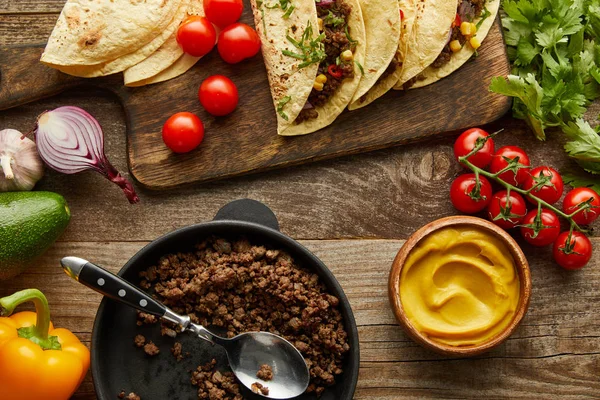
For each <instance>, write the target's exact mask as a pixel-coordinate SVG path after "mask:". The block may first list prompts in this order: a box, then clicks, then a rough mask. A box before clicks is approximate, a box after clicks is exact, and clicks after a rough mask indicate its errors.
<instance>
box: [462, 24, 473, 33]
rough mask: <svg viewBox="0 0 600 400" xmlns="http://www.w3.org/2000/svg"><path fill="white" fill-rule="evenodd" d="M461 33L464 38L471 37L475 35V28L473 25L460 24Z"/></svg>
mask: <svg viewBox="0 0 600 400" xmlns="http://www.w3.org/2000/svg"><path fill="white" fill-rule="evenodd" d="M460 33H462V34H463V36H471V35H472V34H473V28H472V26H471V23H470V22H467V21H463V22H462V23H461V24H460Z"/></svg>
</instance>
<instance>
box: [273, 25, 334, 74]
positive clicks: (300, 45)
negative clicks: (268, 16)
mask: <svg viewBox="0 0 600 400" xmlns="http://www.w3.org/2000/svg"><path fill="white" fill-rule="evenodd" d="M312 36H313V28H312V25H311V23H310V22H308V25H307V26H306V29H304V32H302V36H301V37H300V40H296V39H294V38H293V37H292V36H290V34H289V33H287V34H286V38H287V40H288V41H289V42H290V43H291V44H293V45H294V47H296V48H297V49H298V50H300V53H296V52H293V51H290V50H282V51H281V52H282V54H283V55H286V56H289V57H294V58H297V59H299V60H304V62H302V63H300V64H299V65H298V68H300V69H301V68H305V67H308V66H309V65H311V64H315V63H317V64H318V63H320V62H321V61H323V60H324V59H325V58H326V57H327V54H326V53H325V45H324V44H323V39H324V38H325V34H324V33H322V34H320V35H319V36H317V37H316V38H315V39H312Z"/></svg>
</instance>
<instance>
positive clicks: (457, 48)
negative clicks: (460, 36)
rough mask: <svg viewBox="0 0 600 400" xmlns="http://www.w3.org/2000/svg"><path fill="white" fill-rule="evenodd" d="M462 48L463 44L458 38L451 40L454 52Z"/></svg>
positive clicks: (451, 48)
mask: <svg viewBox="0 0 600 400" xmlns="http://www.w3.org/2000/svg"><path fill="white" fill-rule="evenodd" d="M460 49H462V46H461V45H460V42H459V41H458V40H453V41H451V42H450V50H452V52H453V53H456V52H457V51H460Z"/></svg>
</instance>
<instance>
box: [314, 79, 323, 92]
mask: <svg viewBox="0 0 600 400" xmlns="http://www.w3.org/2000/svg"><path fill="white" fill-rule="evenodd" d="M313 89H315V90H316V91H318V92H320V91H322V90H323V84H322V83H321V82H317V81H315V83H313Z"/></svg>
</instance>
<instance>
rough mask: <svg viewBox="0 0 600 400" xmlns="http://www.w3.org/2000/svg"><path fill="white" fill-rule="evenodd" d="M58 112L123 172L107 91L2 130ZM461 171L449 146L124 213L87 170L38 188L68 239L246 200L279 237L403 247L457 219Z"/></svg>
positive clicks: (519, 133)
mask: <svg viewBox="0 0 600 400" xmlns="http://www.w3.org/2000/svg"><path fill="white" fill-rule="evenodd" d="M61 105H78V106H80V107H83V108H85V109H87V110H89V111H91V112H92V113H93V114H94V115H95V116H96V117H97V118H98V120H99V121H100V123H101V125H102V127H103V128H104V131H105V141H106V153H107V155H108V157H109V159H110V160H111V161H112V162H113V164H114V165H115V166H116V167H117V168H118V169H119V170H121V171H126V170H127V153H126V151H125V146H126V136H125V124H124V122H123V121H124V113H123V109H122V107H121V105H120V104H119V103H118V101H117V100H116V99H115V98H114V97H112V96H108V97H107V96H106V94H105V93H104V92H98V91H85V92H83V91H77V92H69V93H65V94H63V95H59V96H56V97H55V98H53V99H48V100H43V101H39V102H36V103H31V104H29V105H26V106H22V107H16V108H14V109H11V110H6V111H2V112H0V127H1V128H5V127H7V128H8V127H11V128H15V129H19V130H21V131H22V132H28V131H30V130H31V129H32V128H33V125H34V122H35V119H36V116H37V115H39V114H40V113H42V112H43V111H45V110H47V109H52V108H56V107H59V106H61ZM598 112H600V108H598V107H597V106H595V107H594V108H593V109H592V110H591V112H590V115H597V113H598ZM499 128H505V131H504V132H503V133H502V134H501V135H499V136H498V137H497V139H496V143H497V146H498V147H499V146H502V145H508V144H514V145H518V146H520V147H522V148H524V149H526V150H527V152H528V153H529V154H530V157H531V160H532V163H533V165H542V164H545V165H550V166H553V167H555V168H557V169H559V170H563V169H564V168H566V167H573V166H574V164H573V163H572V162H571V161H569V160H568V159H567V158H566V156H565V155H564V152H563V150H562V148H561V142H560V140H557V139H558V138H556V137H555V138H553V140H549V141H548V142H544V143H542V142H539V141H537V140H536V139H535V138H534V137H533V135H531V133H530V132H529V131H528V129H527V127H526V126H525V124H523V123H521V122H520V121H515V120H513V119H511V118H505V119H503V120H501V121H499V122H498V123H497V124H493V125H491V126H489V127H487V129H488V130H489V131H490V132H492V131H494V130H497V129H499ZM461 172H462V170H461V168H460V167H459V166H458V165H457V164H456V163H455V162H454V160H453V154H452V144H451V142H450V141H449V140H448V139H446V140H432V141H427V142H425V143H421V144H418V145H408V146H403V147H402V148H394V149H388V150H383V151H377V152H373V153H370V154H363V155H355V156H348V157H344V158H340V159H337V160H331V161H323V162H319V163H317V164H314V165H309V166H300V167H294V168H288V169H284V170H280V171H274V172H268V173H264V174H260V175H255V176H249V177H241V178H235V179H231V180H227V181H221V182H215V183H210V184H204V185H196V186H192V187H189V188H182V189H176V190H171V191H169V192H152V191H147V190H144V189H142V188H139V187H138V191H139V194H140V197H141V199H142V200H141V203H140V204H138V205H135V206H130V205H128V203H127V201H126V199H125V198H124V196H123V195H122V193H121V192H120V191H119V190H118V188H117V187H116V186H114V185H112V184H110V183H109V182H106V181H105V180H104V179H103V178H102V177H101V176H100V175H98V174H95V173H93V172H84V173H81V174H77V175H69V176H67V175H62V174H58V173H54V172H52V171H48V172H47V174H46V176H45V177H44V178H43V179H42V181H41V182H40V183H39V184H38V186H37V188H38V189H40V190H49V191H55V192H58V193H60V194H62V195H63V196H65V198H66V199H67V201H68V203H69V205H70V207H71V210H72V220H71V223H70V226H69V228H68V229H67V232H66V233H65V234H64V236H63V239H62V240H65V241H78V240H88V241H89V240H92V241H94V240H95V241H126V240H152V239H154V238H156V237H157V236H159V235H161V234H164V233H167V232H169V231H171V230H173V229H176V228H179V227H182V226H185V225H188V224H191V223H195V222H202V221H207V220H210V219H212V217H213V216H214V215H215V213H216V212H217V210H218V209H219V208H220V207H222V206H223V205H224V204H226V203H227V202H229V201H231V200H234V199H236V198H243V197H250V198H254V199H257V200H260V201H263V202H265V203H266V204H268V205H269V206H270V207H271V208H272V209H273V211H274V212H275V213H276V214H277V216H278V218H279V220H280V223H281V227H282V230H283V231H284V232H285V233H287V234H289V235H291V236H293V237H296V238H311V239H326V238H352V237H355V238H356V237H358V238H367V237H370V238H399V239H402V238H407V237H408V236H409V235H410V234H411V233H412V232H414V230H415V229H416V228H418V227H419V226H422V225H424V224H426V223H428V222H430V221H432V220H434V219H436V218H440V217H443V216H448V215H453V214H456V211H455V210H454V209H453V208H452V205H451V204H450V201H449V199H448V190H449V187H450V183H451V182H452V180H453V179H454V177H455V176H456V175H457V174H459V173H461Z"/></svg>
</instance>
